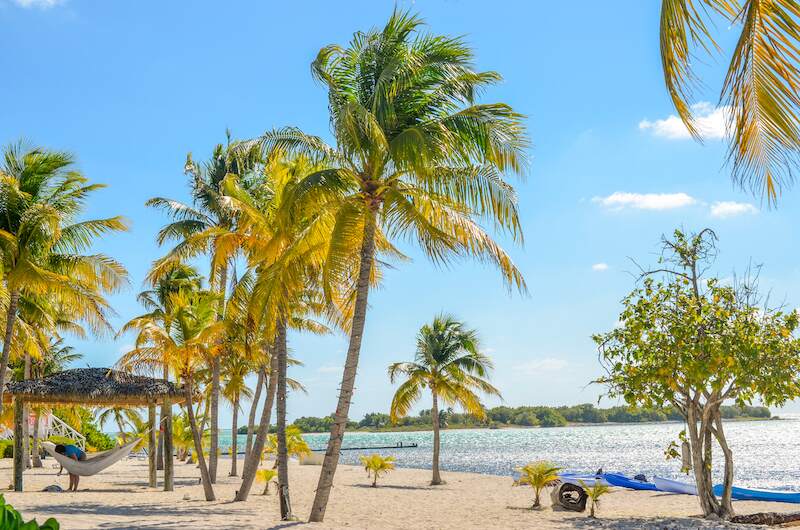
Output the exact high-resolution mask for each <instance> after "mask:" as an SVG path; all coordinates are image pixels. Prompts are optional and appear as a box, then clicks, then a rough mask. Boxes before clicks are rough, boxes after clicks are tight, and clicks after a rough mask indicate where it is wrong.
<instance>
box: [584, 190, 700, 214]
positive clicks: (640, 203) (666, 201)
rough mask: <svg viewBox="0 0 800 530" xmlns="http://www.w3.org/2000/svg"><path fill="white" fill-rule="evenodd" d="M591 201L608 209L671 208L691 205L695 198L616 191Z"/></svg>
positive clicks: (672, 194)
mask: <svg viewBox="0 0 800 530" xmlns="http://www.w3.org/2000/svg"><path fill="white" fill-rule="evenodd" d="M592 202H594V203H597V204H600V205H601V206H603V207H604V208H608V209H610V210H622V209H625V208H632V209H635V210H673V209H675V208H683V207H684V206H691V205H692V204H695V203H696V202H697V200H696V199H695V198H694V197H692V196H691V195H687V194H686V193H628V192H623V191H617V192H614V193H612V194H611V195H609V196H608V197H594V198H592Z"/></svg>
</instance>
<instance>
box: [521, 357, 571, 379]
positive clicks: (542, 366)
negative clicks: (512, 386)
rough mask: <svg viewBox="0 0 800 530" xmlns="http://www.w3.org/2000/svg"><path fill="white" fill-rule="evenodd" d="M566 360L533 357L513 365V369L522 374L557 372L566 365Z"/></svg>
mask: <svg viewBox="0 0 800 530" xmlns="http://www.w3.org/2000/svg"><path fill="white" fill-rule="evenodd" d="M567 364H568V363H567V361H565V360H564V359H558V358H556V357H544V358H542V359H534V360H532V361H528V362H526V363H523V364H518V365H516V366H514V371H515V372H519V373H522V374H524V375H536V374H540V373H542V372H558V371H560V370H563V369H564V368H566V367H567Z"/></svg>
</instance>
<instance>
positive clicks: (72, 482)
mask: <svg viewBox="0 0 800 530" xmlns="http://www.w3.org/2000/svg"><path fill="white" fill-rule="evenodd" d="M74 483H75V475H73V474H72V473H70V474H69V488H67V491H72V485H73V484H74Z"/></svg>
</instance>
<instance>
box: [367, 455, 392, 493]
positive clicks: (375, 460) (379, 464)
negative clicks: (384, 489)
mask: <svg viewBox="0 0 800 530" xmlns="http://www.w3.org/2000/svg"><path fill="white" fill-rule="evenodd" d="M359 460H361V465H363V466H364V470H365V471H366V472H367V477H370V476H371V477H372V487H373V488H377V487H378V478H380V476H381V475H385V474H387V473H389V472H390V471H392V470H393V469H394V462H395V459H394V457H393V456H381V455H379V454H377V453H373V454H371V455H361V456H360V457H359Z"/></svg>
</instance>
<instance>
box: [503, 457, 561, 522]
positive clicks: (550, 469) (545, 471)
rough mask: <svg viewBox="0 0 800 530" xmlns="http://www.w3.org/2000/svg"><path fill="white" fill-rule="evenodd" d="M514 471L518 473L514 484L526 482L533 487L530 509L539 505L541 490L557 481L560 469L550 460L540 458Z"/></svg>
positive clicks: (524, 483) (519, 484)
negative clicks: (518, 475)
mask: <svg viewBox="0 0 800 530" xmlns="http://www.w3.org/2000/svg"><path fill="white" fill-rule="evenodd" d="M516 471H517V472H518V473H520V477H519V478H518V479H517V480H516V481H515V482H514V485H515V486H523V485H526V484H527V485H529V486H530V487H532V488H533V506H531V509H532V510H535V509H537V508H539V507H541V499H540V496H541V493H542V490H543V489H545V488H547V487H548V486H552V485H554V484H556V483H558V472H559V471H561V468H560V467H558V466H556V465H554V464H553V463H552V462H547V461H545V460H540V461H538V462H531V463H530V464H526V465H524V466H522V467H518V468H517V469H516Z"/></svg>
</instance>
